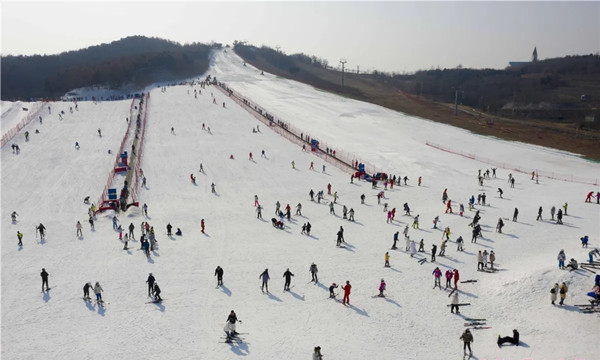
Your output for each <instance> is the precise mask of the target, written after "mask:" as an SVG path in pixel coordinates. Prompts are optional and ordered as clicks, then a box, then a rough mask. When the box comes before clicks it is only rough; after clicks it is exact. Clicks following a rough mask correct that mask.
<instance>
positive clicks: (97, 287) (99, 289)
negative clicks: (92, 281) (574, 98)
mask: <svg viewBox="0 0 600 360" xmlns="http://www.w3.org/2000/svg"><path fill="white" fill-rule="evenodd" d="M102 291H104V290H102V286H100V283H99V282H96V285H94V293H95V294H96V300H98V301H102Z"/></svg>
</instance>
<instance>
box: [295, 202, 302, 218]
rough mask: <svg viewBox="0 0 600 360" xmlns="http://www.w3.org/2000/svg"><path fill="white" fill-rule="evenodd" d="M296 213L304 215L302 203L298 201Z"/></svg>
mask: <svg viewBox="0 0 600 360" xmlns="http://www.w3.org/2000/svg"><path fill="white" fill-rule="evenodd" d="M296 215H300V216H302V204H301V203H298V205H296Z"/></svg>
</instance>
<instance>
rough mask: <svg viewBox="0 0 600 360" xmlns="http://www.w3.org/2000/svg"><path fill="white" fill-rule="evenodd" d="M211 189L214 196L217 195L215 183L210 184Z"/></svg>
mask: <svg viewBox="0 0 600 360" xmlns="http://www.w3.org/2000/svg"><path fill="white" fill-rule="evenodd" d="M210 188H211V191H212V193H213V194H216V193H217V190H216V189H215V183H212V184H210Z"/></svg>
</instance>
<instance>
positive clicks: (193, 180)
mask: <svg viewBox="0 0 600 360" xmlns="http://www.w3.org/2000/svg"><path fill="white" fill-rule="evenodd" d="M190 180H191V181H192V184H193V185H196V178H195V177H194V174H193V173H192V174H190Z"/></svg>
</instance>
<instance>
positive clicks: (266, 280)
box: [258, 269, 270, 293]
mask: <svg viewBox="0 0 600 360" xmlns="http://www.w3.org/2000/svg"><path fill="white" fill-rule="evenodd" d="M258 278H259V279H261V280H262V285H261V287H260V290H261V291H262V292H263V293H264V292H265V290H264V289H265V287H266V288H267V293H269V284H268V283H269V279H270V277H269V269H265V271H263V272H262V274H260V275H259V276H258Z"/></svg>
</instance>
